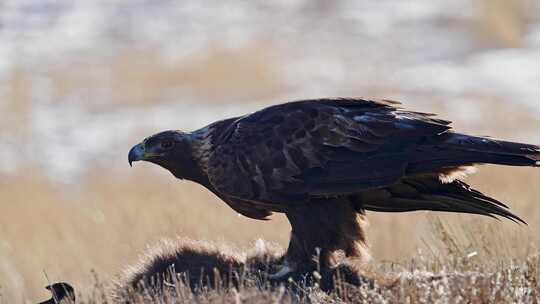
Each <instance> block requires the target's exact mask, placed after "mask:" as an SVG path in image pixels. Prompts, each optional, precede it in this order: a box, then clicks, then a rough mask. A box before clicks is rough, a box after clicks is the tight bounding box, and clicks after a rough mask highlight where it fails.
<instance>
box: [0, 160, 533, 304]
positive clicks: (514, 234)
mask: <svg viewBox="0 0 540 304" xmlns="http://www.w3.org/2000/svg"><path fill="white" fill-rule="evenodd" d="M126 170H127V169H126ZM471 182H472V183H473V184H475V185H477V186H478V188H480V189H482V190H484V191H485V192H487V193H490V194H493V195H494V196H496V197H498V198H501V199H503V200H504V201H508V202H511V206H512V209H513V210H514V211H515V212H516V213H517V214H519V215H521V216H523V218H524V219H525V220H526V221H528V222H529V226H528V227H525V226H518V225H516V224H513V223H510V222H497V221H494V220H490V219H484V218H480V217H478V216H456V215H441V218H442V219H443V225H444V227H445V228H444V229H440V228H437V229H433V228H434V227H433V226H432V225H431V224H430V221H429V219H430V217H432V215H427V214H426V213H423V212H420V213H412V214H411V213H410V214H399V215H396V214H370V215H369V218H370V222H371V224H372V227H371V229H370V231H369V236H370V238H371V240H372V247H373V254H374V256H375V257H376V258H377V261H376V262H375V263H376V265H383V266H384V265H390V264H393V265H394V267H397V269H415V268H419V269H420V268H422V267H424V268H428V269H430V270H438V269H442V267H443V265H447V261H446V260H444V259H443V260H439V259H441V258H442V257H445V255H446V253H445V252H449V253H451V255H449V256H450V257H452V258H454V257H457V258H459V257H464V256H467V255H468V254H469V253H471V252H477V256H475V257H474V259H475V260H476V261H478V262H481V263H480V264H481V265H484V266H482V267H487V266H486V265H487V263H482V261H486V260H485V258H488V257H489V258H490V259H491V258H493V257H494V256H501V257H504V259H510V258H516V259H519V261H525V260H526V258H527V257H529V256H532V255H533V254H534V253H536V248H538V247H539V245H540V240H539V238H538V231H539V230H540V212H538V211H536V210H538V208H537V206H536V205H537V204H536V198H537V197H539V196H540V189H539V188H538V187H535V185H537V184H538V183H539V182H540V176H539V175H538V172H537V171H534V169H515V168H512V169H507V168H485V169H483V170H482V171H481V173H479V174H478V175H477V176H475V177H473V178H472V179H471ZM0 193H2V202H3V207H2V213H1V215H0V235H2V239H1V242H0V261H2V263H0V284H1V285H2V299H3V300H4V301H13V299H17V301H20V300H21V299H22V297H24V298H26V299H39V298H45V297H46V292H45V290H43V286H44V285H45V283H46V281H45V278H44V276H43V274H42V271H43V270H45V271H46V272H47V274H48V276H49V277H50V278H51V279H52V280H63V281H68V282H71V283H73V284H74V285H75V286H77V287H78V289H79V290H82V291H86V290H89V287H91V286H92V284H93V283H92V282H93V281H94V279H93V275H92V272H91V270H94V271H95V273H97V274H98V275H99V277H100V279H101V280H103V281H109V280H110V279H111V278H113V276H114V275H115V274H118V273H119V272H120V271H121V270H122V269H123V268H124V267H126V266H127V265H129V264H132V263H134V262H135V261H136V260H137V256H138V255H139V254H140V253H141V252H142V251H143V249H144V248H145V246H146V245H147V244H152V243H155V242H156V241H157V240H159V239H161V238H163V237H170V238H174V237H176V236H186V237H191V238H194V239H207V240H214V241H220V242H227V243H230V244H234V245H236V246H240V247H243V248H246V247H250V246H252V244H253V242H254V241H255V240H256V239H257V238H261V237H262V238H264V239H266V240H269V241H275V242H277V243H279V244H281V245H282V246H284V247H285V246H286V242H287V236H288V230H289V227H288V224H287V223H286V221H285V220H284V218H283V217H282V216H279V215H278V216H275V217H274V219H273V220H272V221H268V222H259V221H253V220H249V219H246V218H243V217H239V216H237V215H236V214H234V213H233V212H232V211H231V210H230V209H229V208H228V207H227V206H226V205H225V204H223V203H221V202H219V201H218V200H217V199H216V198H215V197H213V196H212V195H211V194H209V193H208V192H207V191H205V190H203V189H202V188H200V187H199V186H196V185H193V184H189V183H187V182H185V183H181V182H178V181H175V180H174V179H173V178H171V177H170V176H169V175H168V174H166V173H165V172H163V174H160V173H154V171H149V170H148V168H145V167H144V166H143V167H139V168H136V169H135V170H131V171H130V172H129V174H127V172H114V173H108V174H107V175H105V176H102V175H100V173H98V172H97V171H96V173H95V175H89V176H88V177H87V178H86V179H85V182H83V183H82V184H81V185H80V186H74V187H71V188H70V189H68V188H58V187H56V186H55V185H54V184H51V183H49V182H48V181H47V180H46V179H44V178H39V177H30V176H28V175H21V176H4V177H2V179H1V180H0ZM435 228H436V227H435ZM446 230H447V231H448V233H447V235H446V236H444V235H434V234H433V231H446ZM449 236H450V237H449ZM445 238H446V240H445ZM449 238H453V239H455V241H454V243H455V244H454V245H452V246H454V247H448V244H452V243H449V242H448V239H449ZM426 244H429V245H427V246H426ZM418 248H423V249H422V252H423V254H424V255H421V256H419V255H418V251H417V249H418ZM418 259H420V260H418ZM488 260H489V259H488ZM386 261H388V262H386ZM435 265H439V266H437V267H436V266H435ZM454 270H455V269H454ZM23 290H24V292H23Z"/></svg>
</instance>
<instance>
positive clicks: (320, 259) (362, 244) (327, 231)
mask: <svg viewBox="0 0 540 304" xmlns="http://www.w3.org/2000/svg"><path fill="white" fill-rule="evenodd" d="M286 215H287V218H288V219H289V222H290V224H291V227H292V231H291V239H290V242H289V247H288V249H287V253H286V256H285V264H284V266H283V267H282V269H281V270H280V271H279V272H278V273H276V274H275V275H274V276H272V278H273V279H281V278H285V277H287V276H288V275H290V274H291V273H293V272H295V273H298V272H301V273H308V272H311V271H314V270H319V271H321V272H322V273H325V272H327V271H329V270H330V269H332V268H334V267H336V266H337V265H338V264H339V263H340V262H341V260H342V259H343V256H345V257H351V258H356V259H360V260H362V261H367V260H369V254H368V246H367V239H366V234H365V229H364V228H365V223H366V220H365V217H364V216H363V215H362V214H359V213H358V211H357V210H356V209H355V207H354V205H353V204H352V203H350V202H349V201H347V200H346V199H332V200H324V201H322V200H321V201H315V202H312V203H311V204H310V205H309V206H306V207H301V208H297V209H294V210H289V211H287V212H286Z"/></svg>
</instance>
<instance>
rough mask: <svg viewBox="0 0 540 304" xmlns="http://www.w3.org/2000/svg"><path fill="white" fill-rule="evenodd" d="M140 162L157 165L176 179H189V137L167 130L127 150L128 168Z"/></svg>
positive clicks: (190, 160)
mask: <svg viewBox="0 0 540 304" xmlns="http://www.w3.org/2000/svg"><path fill="white" fill-rule="evenodd" d="M140 160H142V161H147V162H151V163H154V164H156V165H159V166H161V167H163V168H165V169H167V170H169V171H170V172H171V173H172V174H173V175H174V176H176V177H178V178H189V173H190V171H192V168H190V167H192V166H193V160H192V157H191V138H190V135H189V134H188V133H184V132H181V131H175V130H169V131H164V132H160V133H157V134H155V135H152V136H150V137H147V138H146V139H144V140H143V141H142V142H141V143H139V144H136V145H135V146H133V148H131V150H129V154H128V161H129V165H130V166H131V165H132V164H133V162H135V161H140Z"/></svg>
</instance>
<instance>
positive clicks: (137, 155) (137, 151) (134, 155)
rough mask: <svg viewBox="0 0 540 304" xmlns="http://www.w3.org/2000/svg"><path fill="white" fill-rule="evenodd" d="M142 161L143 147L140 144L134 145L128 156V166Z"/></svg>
mask: <svg viewBox="0 0 540 304" xmlns="http://www.w3.org/2000/svg"><path fill="white" fill-rule="evenodd" d="M143 159H144V147H143V146H142V145H141V144H137V145H135V146H134V147H133V148H131V150H129V154H128V162H129V165H130V166H132V163H133V162H135V161H138V160H143Z"/></svg>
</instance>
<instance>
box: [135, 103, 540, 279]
mask: <svg viewBox="0 0 540 304" xmlns="http://www.w3.org/2000/svg"><path fill="white" fill-rule="evenodd" d="M128 158H129V163H130V165H131V163H132V162H134V161H139V160H145V161H149V162H152V163H155V164H157V165H159V166H161V167H163V168H165V169H167V170H169V171H170V172H171V173H172V174H173V175H174V176H176V177H177V178H180V179H187V180H191V181H194V182H196V183H199V184H201V185H203V186H205V187H206V188H207V189H208V190H210V191H212V192H213V193H214V194H215V195H217V196H218V197H219V198H221V199H222V200H223V201H224V202H225V203H227V204H228V205H229V206H230V207H231V208H233V209H234V210H235V211H237V212H238V213H241V214H243V215H245V216H247V217H250V218H253V219H265V218H267V217H268V216H269V215H270V214H271V213H272V212H282V213H285V214H286V216H287V218H288V220H289V222H290V224H291V226H292V232H291V238H290V243H289V247H288V249H287V253H286V258H285V262H284V264H285V265H284V267H283V268H282V270H281V271H279V272H278V273H277V274H276V275H275V278H280V277H283V276H285V275H287V274H288V273H289V272H291V271H294V270H298V269H300V268H303V267H304V266H305V265H310V264H311V263H312V261H313V256H314V255H315V254H316V253H317V254H318V256H319V259H318V261H317V262H319V263H320V265H319V266H320V267H322V268H323V269H324V268H326V269H330V268H332V267H333V266H335V265H336V264H337V263H338V260H337V257H338V256H340V255H339V254H337V253H342V254H341V256H343V254H344V255H345V256H347V257H361V258H367V257H368V254H367V245H366V237H365V232H364V229H363V225H362V224H363V222H364V212H365V211H366V210H370V211H384V212H403V211H415V210H434V211H448V212H463V213H473V214H480V215H485V216H491V217H497V216H500V217H504V218H508V219H510V220H513V221H518V222H523V220H522V219H520V218H519V217H517V216H516V215H514V214H512V213H511V212H509V211H508V210H507V208H508V207H507V206H506V205H504V204H503V203H501V202H499V201H497V200H496V199H493V198H490V197H488V196H486V195H484V194H482V193H480V192H479V191H477V190H474V189H472V188H471V187H469V185H467V184H466V183H464V182H463V181H461V180H460V178H461V177H463V176H464V175H466V174H467V173H469V172H470V171H471V168H472V166H474V165H475V164H498V165H510V166H533V167H536V166H538V165H539V161H540V147H538V146H535V145H528V144H521V143H513V142H507V141H500V140H494V139H491V138H486V137H475V136H469V135H465V134H460V133H456V132H454V131H452V129H451V127H450V122H449V121H446V120H441V119H438V118H436V117H435V115H433V114H427V113H419V112H411V111H406V110H403V109H401V108H400V107H399V103H398V102H395V101H389V100H383V101H372V100H363V99H352V98H351V99H346V98H343V99H339V98H329V99H318V100H302V101H295V102H289V103H284V104H278V105H275V106H270V107H268V108H265V109H262V110H260V111H258V112H255V113H253V114H248V115H245V116H241V117H235V118H230V119H225V120H221V121H218V122H215V123H213V124H211V125H209V126H206V127H204V128H202V129H199V130H196V131H193V132H182V131H164V132H161V133H158V134H155V135H153V136H150V137H148V138H146V139H145V140H144V141H143V142H142V143H140V144H137V145H136V146H134V147H133V148H132V149H131V151H129V157H128Z"/></svg>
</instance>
